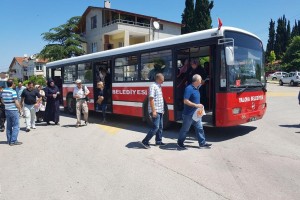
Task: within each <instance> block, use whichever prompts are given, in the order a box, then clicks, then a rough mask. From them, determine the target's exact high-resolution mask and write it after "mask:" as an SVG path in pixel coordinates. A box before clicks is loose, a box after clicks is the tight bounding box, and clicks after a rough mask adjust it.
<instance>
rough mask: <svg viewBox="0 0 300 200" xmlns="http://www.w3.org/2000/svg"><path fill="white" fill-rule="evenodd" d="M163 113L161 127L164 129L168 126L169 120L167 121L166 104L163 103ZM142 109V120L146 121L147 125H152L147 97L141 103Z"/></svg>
mask: <svg viewBox="0 0 300 200" xmlns="http://www.w3.org/2000/svg"><path fill="white" fill-rule="evenodd" d="M164 110H165V113H164V115H163V129H164V130H166V129H168V128H169V127H170V121H169V111H168V106H167V104H166V103H165V108H164ZM143 111H144V120H145V121H146V122H147V124H148V125H149V126H152V125H153V123H152V119H151V116H150V113H149V110H148V99H147V100H145V101H144V103H143Z"/></svg>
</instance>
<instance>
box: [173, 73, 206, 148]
mask: <svg viewBox="0 0 300 200" xmlns="http://www.w3.org/2000/svg"><path fill="white" fill-rule="evenodd" d="M201 81H202V78H201V76H200V75H199V74H195V75H193V77H192V83H191V84H190V85H188V86H187V87H186V88H185V91H184V97H183V98H184V100H183V103H184V109H183V114H182V118H183V123H182V127H181V129H180V132H179V137H178V140H177V145H178V146H179V147H180V148H181V149H186V148H185V146H184V144H183V143H184V140H185V138H186V134H187V133H188V131H189V130H190V127H191V125H193V126H194V127H195V131H196V136H197V139H198V143H199V147H200V148H209V147H210V146H211V144H208V143H206V142H205V134H204V130H203V126H202V120H201V118H200V119H199V120H198V121H195V120H193V114H194V112H195V111H196V110H197V109H198V108H204V107H203V105H202V104H200V92H199V87H200V86H201Z"/></svg>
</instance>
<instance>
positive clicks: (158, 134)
mask: <svg viewBox="0 0 300 200" xmlns="http://www.w3.org/2000/svg"><path fill="white" fill-rule="evenodd" d="M151 116H152V113H151ZM152 122H153V126H152V128H151V129H150V131H149V132H148V133H147V135H146V137H145V139H143V142H144V143H146V144H148V143H149V141H150V140H151V138H152V137H153V135H154V134H155V141H156V142H161V141H162V129H163V114H162V113H157V117H156V118H153V117H152Z"/></svg>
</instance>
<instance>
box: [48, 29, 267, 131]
mask: <svg viewBox="0 0 300 200" xmlns="http://www.w3.org/2000/svg"><path fill="white" fill-rule="evenodd" d="M192 59H196V60H198V61H199V63H200V64H199V67H200V68H203V67H204V64H205V63H206V66H208V67H206V69H205V70H203V71H206V75H205V77H206V78H205V83H204V84H203V85H202V86H201V87H200V93H201V103H202V104H203V105H204V107H205V112H206V115H204V116H203V118H202V121H203V124H204V125H207V126H214V127H228V126H236V125H240V124H244V123H248V122H251V121H255V120H258V119H261V118H262V117H263V116H264V114H265V112H266V108H267V104H266V85H265V84H266V80H265V71H264V51H263V45H262V42H261V40H260V39H259V38H258V37H257V36H256V35H254V34H252V33H250V32H248V31H245V30H242V29H238V28H234V27H221V28H213V29H209V30H204V31H198V32H194V33H189V34H185V35H180V36H173V37H170V38H166V39H160V40H155V41H150V42H146V43H140V44H135V45H131V46H126V47H121V48H117V49H111V50H106V51H101V52H96V53H92V54H86V55H82V56H78V57H72V58H68V59H63V60H58V61H54V62H50V63H47V65H46V69H47V76H48V77H52V78H53V79H54V81H55V82H56V83H57V85H58V86H59V88H60V90H61V94H62V102H63V106H64V108H65V110H66V111H68V112H69V113H73V114H75V103H76V102H75V99H74V98H73V94H72V92H73V89H74V87H75V83H74V82H75V80H76V79H81V80H82V81H83V84H84V85H85V86H87V87H88V89H89V90H90V91H91V93H90V95H89V99H90V101H89V102H88V108H89V110H91V111H95V112H101V111H98V110H96V100H97V95H96V91H97V89H96V84H97V82H98V81H100V80H104V79H103V76H108V77H109V79H110V81H107V83H106V84H105V87H106V88H107V90H108V97H107V100H108V106H107V112H108V113H112V114H118V115H127V116H135V117H140V118H141V119H144V120H145V121H147V122H149V123H151V118H150V116H149V112H148V88H149V86H150V85H151V84H152V83H153V82H154V77H155V74H157V73H163V75H164V77H165V82H164V83H163V84H162V91H163V97H164V102H165V112H164V125H165V126H168V124H169V122H181V121H182V111H183V107H184V104H183V94H184V89H185V87H186V80H185V79H186V77H188V74H187V72H188V71H189V68H190V61H191V60H192ZM103 69H104V70H106V71H107V73H106V74H104V75H103V74H102V73H101V70H102V71H103ZM200 75H201V74H200ZM203 76H204V75H203ZM108 77H106V78H108ZM107 80H108V79H107ZM201 88H202V90H201Z"/></svg>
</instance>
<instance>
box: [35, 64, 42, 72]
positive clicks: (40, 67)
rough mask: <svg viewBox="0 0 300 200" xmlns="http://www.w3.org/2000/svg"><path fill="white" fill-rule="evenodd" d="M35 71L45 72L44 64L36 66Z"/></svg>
mask: <svg viewBox="0 0 300 200" xmlns="http://www.w3.org/2000/svg"><path fill="white" fill-rule="evenodd" d="M35 69H36V71H42V70H43V65H42V64H36V66H35Z"/></svg>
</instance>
